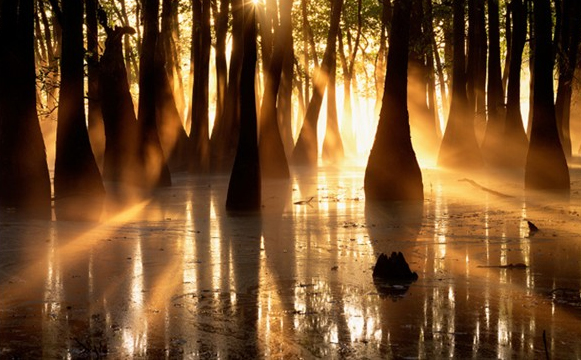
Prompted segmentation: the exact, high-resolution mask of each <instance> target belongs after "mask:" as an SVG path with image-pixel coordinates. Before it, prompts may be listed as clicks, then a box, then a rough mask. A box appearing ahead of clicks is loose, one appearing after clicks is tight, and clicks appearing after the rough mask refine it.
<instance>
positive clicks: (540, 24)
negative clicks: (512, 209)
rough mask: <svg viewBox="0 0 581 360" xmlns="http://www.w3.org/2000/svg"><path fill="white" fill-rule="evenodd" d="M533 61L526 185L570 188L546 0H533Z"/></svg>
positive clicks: (548, 4)
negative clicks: (557, 114)
mask: <svg viewBox="0 0 581 360" xmlns="http://www.w3.org/2000/svg"><path fill="white" fill-rule="evenodd" d="M534 21H535V23H534V27H535V64H534V73H533V77H534V84H535V85H534V93H533V98H534V100H533V106H534V108H533V123H532V128H531V141H530V144H529V152H528V154H527V160H526V165H525V188H526V189H536V190H546V189H559V190H569V189H570V182H569V169H568V167H567V159H566V158H565V154H564V153H563V148H562V146H561V142H560V141H559V132H558V130H557V120H556V117H555V105H554V102H553V64H554V59H553V52H552V48H551V7H550V3H549V0H535V4H534Z"/></svg>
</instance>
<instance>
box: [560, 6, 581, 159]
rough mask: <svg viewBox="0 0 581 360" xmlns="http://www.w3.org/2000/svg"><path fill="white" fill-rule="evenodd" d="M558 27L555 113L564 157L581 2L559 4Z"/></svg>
mask: <svg viewBox="0 0 581 360" xmlns="http://www.w3.org/2000/svg"><path fill="white" fill-rule="evenodd" d="M557 11H561V13H562V26H561V34H560V40H559V46H558V50H557V64H558V66H559V83H558V87H557V99H556V100H555V110H556V116H557V127H558V129H559V138H560V139H561V144H562V145H563V151H564V152H565V156H566V157H570V156H571V155H572V153H571V129H570V124H571V121H570V118H571V95H572V93H573V90H572V84H573V75H574V73H575V66H576V64H577V55H578V52H579V36H581V2H580V1H575V0H562V2H561V9H557Z"/></svg>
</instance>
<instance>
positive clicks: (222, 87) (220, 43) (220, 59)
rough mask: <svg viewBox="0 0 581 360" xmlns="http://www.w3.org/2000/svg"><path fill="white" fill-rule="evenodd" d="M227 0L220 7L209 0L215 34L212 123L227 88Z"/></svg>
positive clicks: (221, 108) (220, 110) (217, 117)
mask: <svg viewBox="0 0 581 360" xmlns="http://www.w3.org/2000/svg"><path fill="white" fill-rule="evenodd" d="M229 4H230V1H229V0H221V1H220V8H219V10H218V6H217V4H216V1H211V5H212V12H213V14H214V31H215V34H216V45H215V52H216V57H215V65H216V113H215V116H214V124H217V123H219V121H220V119H221V118H222V114H223V112H224V102H225V99H226V89H227V88H228V64H227V62H226V36H227V35H228V5H229Z"/></svg>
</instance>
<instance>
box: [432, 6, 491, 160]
mask: <svg viewBox="0 0 581 360" xmlns="http://www.w3.org/2000/svg"><path fill="white" fill-rule="evenodd" d="M453 7H454V67H453V74H452V102H451V104H450V113H449V115H448V123H447V125H446V130H445V132H444V137H443V138H442V143H441V145H440V153H439V154H438V165H439V166H444V167H449V168H459V169H467V168H480V167H482V165H483V161H482V155H481V154H480V148H479V147H478V143H477V141H476V135H475V133H474V117H473V114H474V112H473V111H472V110H471V109H469V107H468V98H467V96H466V74H465V68H464V64H465V54H464V0H454V2H453Z"/></svg>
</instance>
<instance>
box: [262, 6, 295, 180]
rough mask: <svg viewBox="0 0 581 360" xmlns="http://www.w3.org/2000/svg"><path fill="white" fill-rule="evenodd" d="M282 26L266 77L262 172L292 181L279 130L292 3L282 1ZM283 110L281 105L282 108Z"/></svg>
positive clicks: (263, 105) (278, 32)
mask: <svg viewBox="0 0 581 360" xmlns="http://www.w3.org/2000/svg"><path fill="white" fill-rule="evenodd" d="M280 10H281V23H280V27H278V29H277V31H276V32H275V43H274V51H273V53H272V57H271V58H270V64H269V69H268V72H267V73H266V74H265V78H266V81H265V87H264V96H263V97H262V106H261V110H260V122H259V126H260V132H259V133H260V141H259V152H260V169H261V174H262V176H263V177H265V178H283V179H288V178H289V169H288V162H287V159H286V154H285V150H284V145H283V141H282V138H281V133H280V129H279V122H278V116H277V98H278V99H279V101H278V103H279V104H280V103H281V101H280V100H281V97H282V95H283V94H282V90H283V87H282V86H280V85H281V82H282V72H283V66H284V62H285V61H286V59H288V58H289V52H290V51H291V47H290V44H289V40H291V39H290V38H289V37H288V36H287V35H288V34H289V33H290V31H291V30H292V29H291V10H292V2H291V1H282V2H281V6H280ZM279 108H280V105H279Z"/></svg>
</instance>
